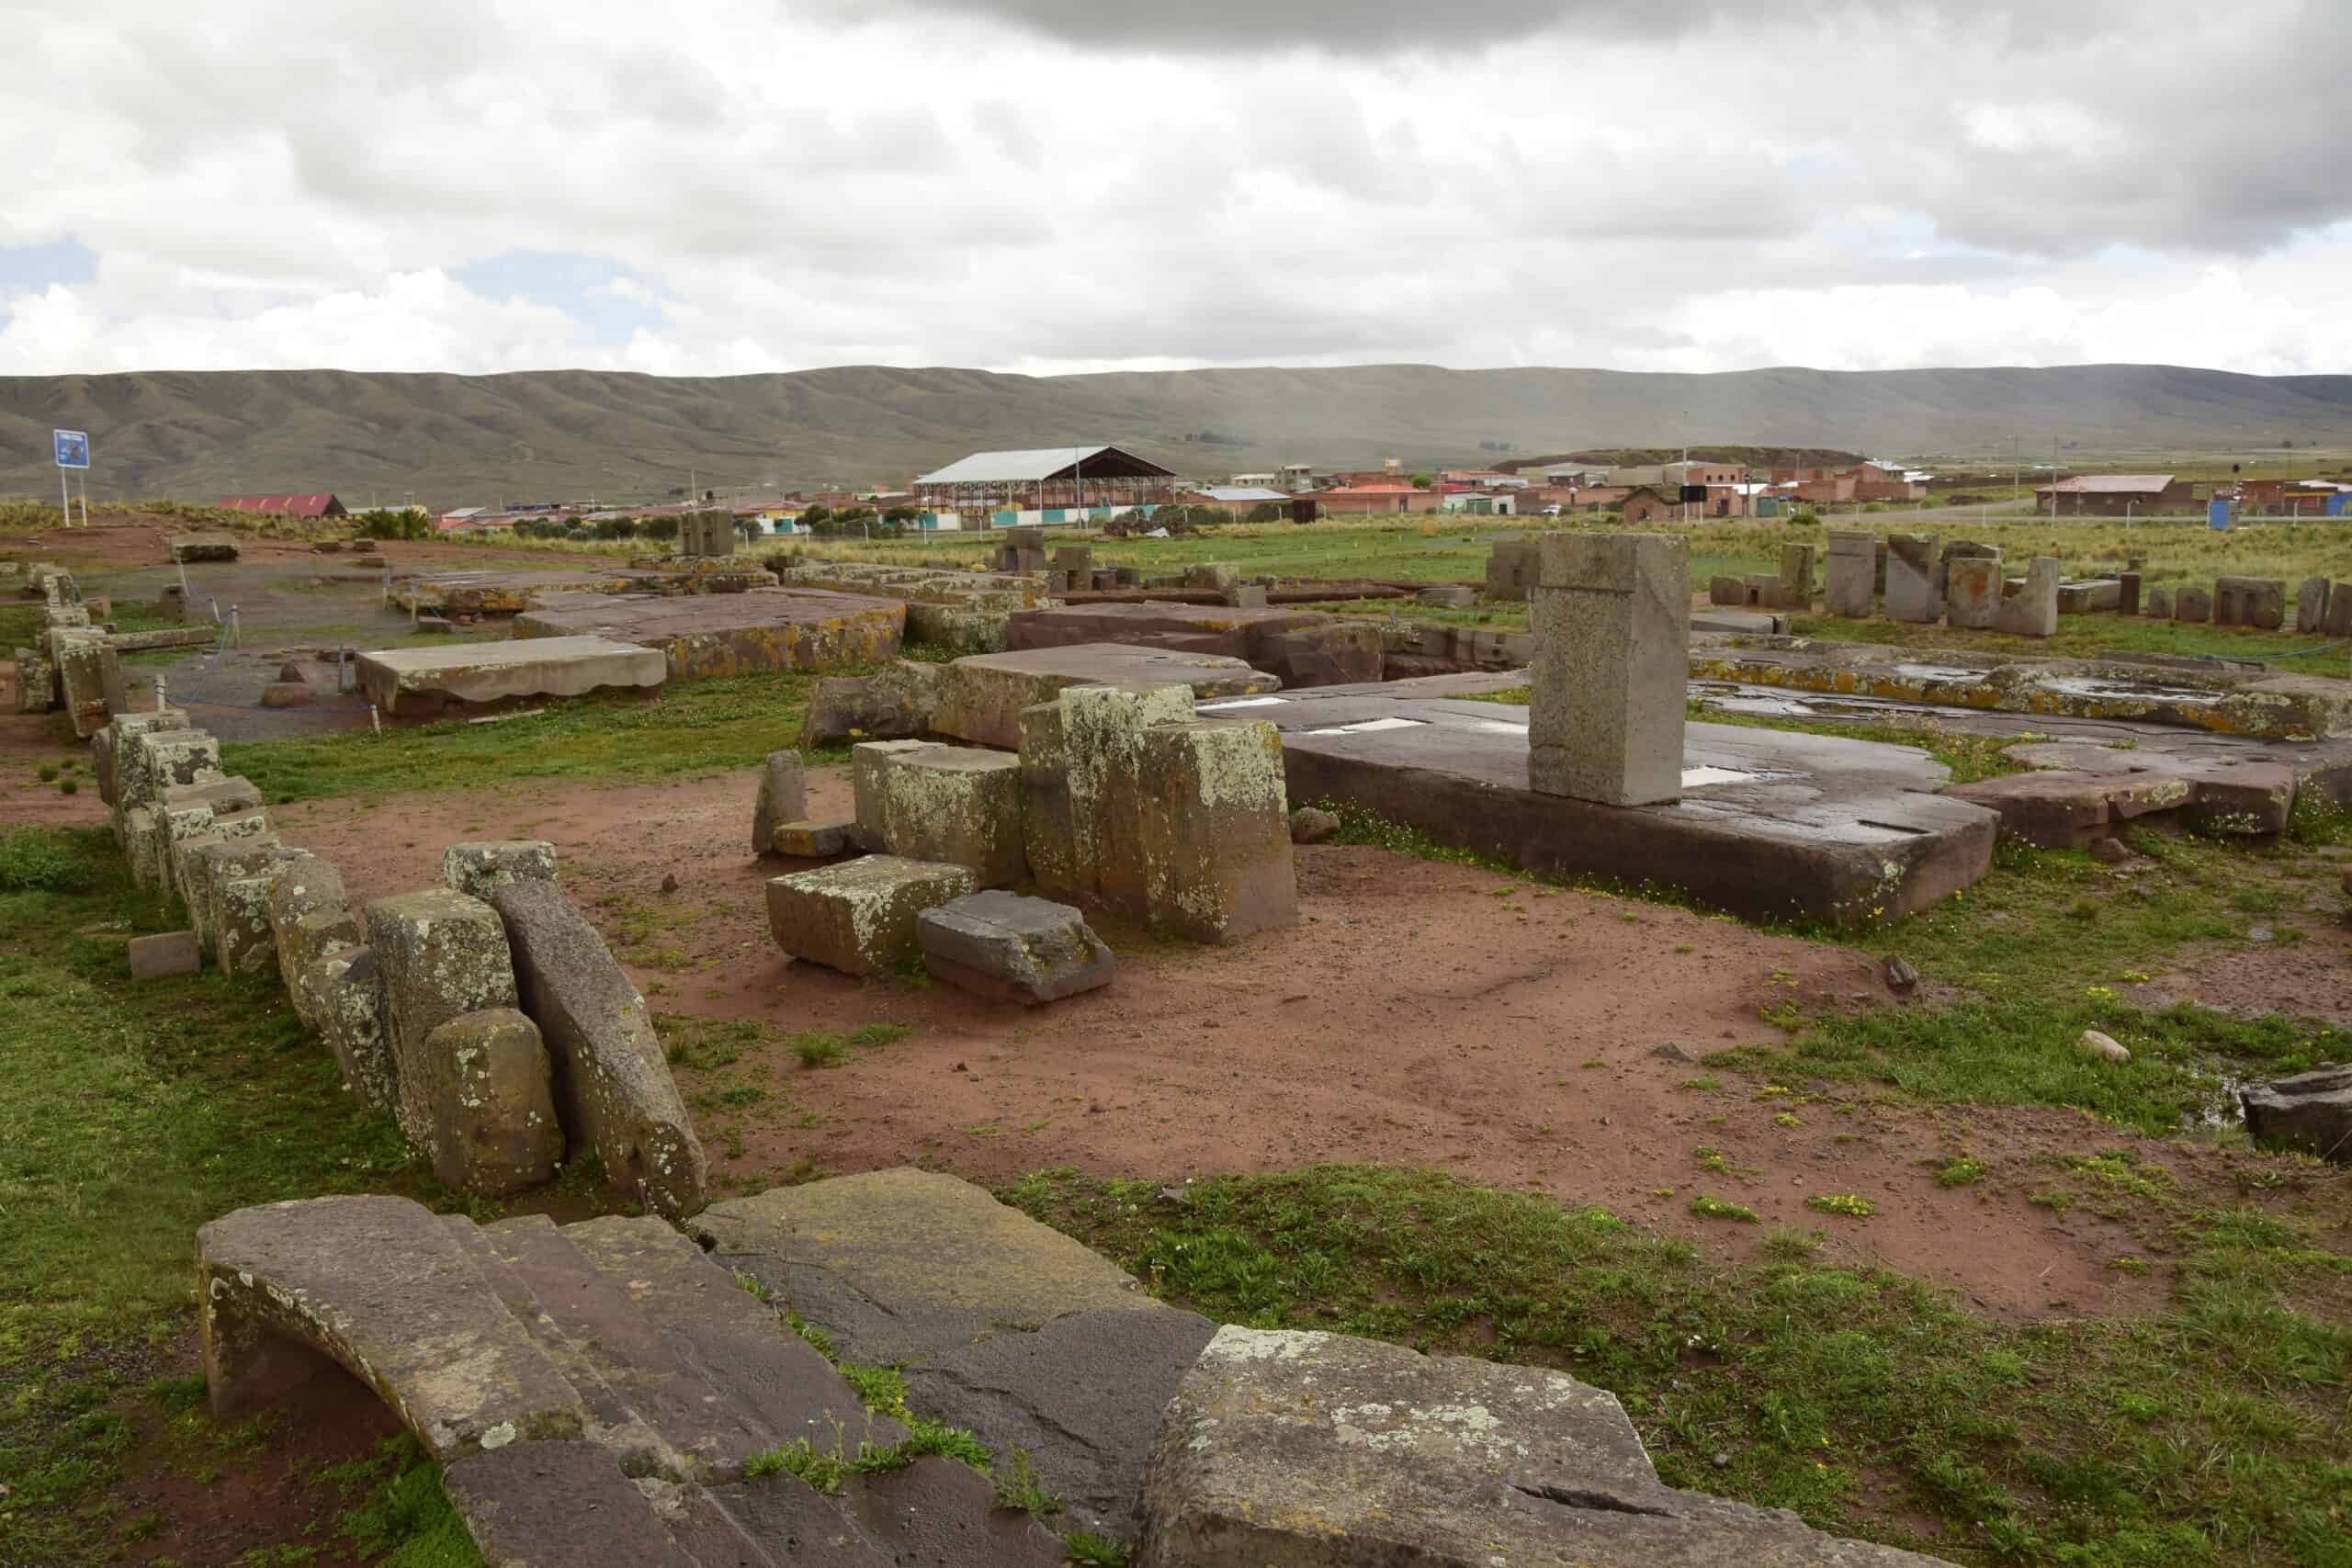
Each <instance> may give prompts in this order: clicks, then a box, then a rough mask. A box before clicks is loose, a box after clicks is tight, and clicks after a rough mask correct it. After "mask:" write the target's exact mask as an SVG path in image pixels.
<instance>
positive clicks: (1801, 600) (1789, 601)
mask: <svg viewBox="0 0 2352 1568" xmlns="http://www.w3.org/2000/svg"><path fill="white" fill-rule="evenodd" d="M1685 575H1686V577H1687V575H1688V573H1687V571H1686V573H1685ZM1772 598H1773V607H1774V608H1776V609H1781V610H1794V611H1797V612H1799V613H1800V614H1802V613H1803V612H1804V611H1806V610H1809V609H1811V608H1812V607H1813V547H1812V546H1811V545H1782V546H1781V576H1780V581H1778V582H1776V583H1775V584H1774V585H1773V591H1772Z"/></svg>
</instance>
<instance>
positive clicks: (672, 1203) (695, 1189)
mask: <svg viewBox="0 0 2352 1568" xmlns="http://www.w3.org/2000/svg"><path fill="white" fill-rule="evenodd" d="M490 902H491V906H492V908H494V909H496V910H497V911H498V918H499V919H500V921H501V922H502V923H503V925H504V927H505V931H506V940H507V945H508V947H509V949H510V951H511V952H512V953H513V955H514V964H515V990H516V993H517V995H518V996H519V997H520V998H521V1006H522V1010H523V1011H524V1012H525V1013H526V1014H528V1015H529V1017H530V1019H531V1021H533V1022H535V1023H537V1025H538V1028H539V1035H540V1038H541V1039H542V1040H544V1041H545V1043H546V1044H547V1050H548V1058H549V1060H550V1063H551V1065H552V1067H553V1071H554V1092H555V1102H556V1106H557V1109H558V1111H559V1112H560V1116H561V1122H562V1126H563V1129H564V1131H565V1132H566V1133H567V1134H569V1136H570V1139H571V1144H572V1145H573V1152H572V1153H571V1155H570V1156H568V1157H571V1158H577V1157H579V1151H582V1150H587V1149H594V1151H595V1153H596V1156H597V1157H598V1159H599V1160H600V1161H601V1162H602V1164H603V1165H604V1168H605V1180H606V1182H607V1184H608V1185H610V1186H611V1187H612V1188H613V1190H616V1191H618V1192H622V1193H626V1194H628V1196H630V1197H632V1198H635V1199H636V1200H638V1201H639V1202H641V1203H643V1204H644V1205H645V1207H646V1208H647V1209H648V1210H649V1211H650V1212H651V1213H657V1214H661V1215H662V1216H664V1217H665V1218H669V1219H673V1220H674V1219H680V1218H683V1217H684V1216H685V1215H687V1214H690V1213H694V1212H695V1210H696V1209H698V1208H700V1207H701V1206H702V1204H703V1200H704V1196H705V1193H706V1190H707V1185H708V1182H709V1178H710V1171H709V1165H708V1162H707V1159H706V1158H705V1156H704V1154H703V1148H702V1144H701V1142H700V1140H698V1139H697V1138H696V1137H695V1132H694V1122H693V1119H692V1118H690V1117H689V1116H688V1115H687V1114H686V1108H685V1104H684V1101H683V1100H681V1099H680V1098H679V1096H678V1086H677V1082H676V1080H675V1079H674V1078H673V1077H671V1074H670V1066H669V1062H668V1060H667V1059H666V1057H665V1056H664V1055H663V1053H662V1040H661V1036H660V1035H658V1034H657V1033H655V1032H654V1029H653V1021H652V1019H651V1017H650V1015H649V1014H648V1013H647V1011H646V1007H645V998H644V997H643V995H641V994H640V993H639V990H638V988H637V987H636V986H634V985H632V984H631V983H630V981H629V978H628V976H627V975H626V974H624V973H623V972H622V970H621V966H620V964H617V963H616V962H615V960H614V958H613V955H612V953H611V951H610V950H609V949H608V948H607V947H606V946H605V940H604V938H603V937H601V936H599V935H598V934H597V932H596V929H595V927H594V926H592V925H591V924H589V923H588V920H587V919H586V917H584V916H582V914H581V913H580V911H579V910H578V909H577V908H574V907H573V906H572V904H571V900H570V899H568V898H566V897H564V896H563V894H562V893H561V892H560V890H559V889H558V888H557V887H556V886H555V884H554V883H553V882H551V881H524V882H515V883H511V884H509V885H508V886H503V887H500V888H498V889H496V890H495V891H493V892H492V894H491V895H490Z"/></svg>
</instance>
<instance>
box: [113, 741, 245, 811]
mask: <svg viewBox="0 0 2352 1568" xmlns="http://www.w3.org/2000/svg"><path fill="white" fill-rule="evenodd" d="M121 751H122V761H123V766H122V767H121V768H120V769H119V779H118V783H117V789H118V790H119V795H120V799H121V803H122V805H123V806H125V807H132V806H157V805H161V804H163V799H164V791H165V790H167V789H171V788H173V787H175V786H185V785H189V784H210V783H214V782H217V781H218V780H220V779H221V778H222V777H224V776H226V775H224V774H223V773H222V772H221V770H220V742H219V741H218V740H215V739H213V738H212V737H211V736H209V735H207V734H206V733H205V732H204V731H202V730H200V729H165V730H160V731H156V732H153V733H150V734H145V735H139V734H135V733H134V734H130V735H126V736H125V738H124V740H123V743H122V748H121Z"/></svg>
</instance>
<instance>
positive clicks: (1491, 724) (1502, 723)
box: [1470, 718, 1527, 735]
mask: <svg viewBox="0 0 2352 1568" xmlns="http://www.w3.org/2000/svg"><path fill="white" fill-rule="evenodd" d="M1470 728H1472V729H1475V730H1476V731H1478V732H1479V733H1480V734H1482V735H1524V734H1526V733H1527V726H1525V725H1523V724H1512V723H1510V721H1509V720H1507V719H1500V718H1482V719H1478V720H1476V721H1475V722H1474V723H1472V724H1471V725H1470Z"/></svg>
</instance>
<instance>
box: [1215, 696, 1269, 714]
mask: <svg viewBox="0 0 2352 1568" xmlns="http://www.w3.org/2000/svg"><path fill="white" fill-rule="evenodd" d="M1289 700H1290V699H1289V698H1288V697H1230V698H1227V700H1226V701H1224V702H1221V703H1203V704H1202V705H1200V706H1199V707H1198V708H1196V709H1194V710H1193V711H1194V712H1196V713H1223V712H1224V711H1225V710H1226V709H1227V708H1261V707H1265V706H1267V705H1270V704H1274V705H1279V704H1282V703H1286V702H1288V701H1289Z"/></svg>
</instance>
